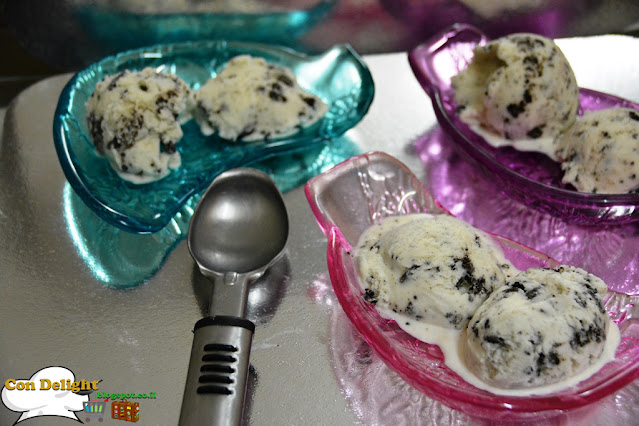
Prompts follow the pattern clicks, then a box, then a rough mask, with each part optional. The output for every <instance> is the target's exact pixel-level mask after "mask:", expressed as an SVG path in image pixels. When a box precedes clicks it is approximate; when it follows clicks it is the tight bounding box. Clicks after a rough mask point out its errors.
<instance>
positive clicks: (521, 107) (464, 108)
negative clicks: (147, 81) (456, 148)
mask: <svg viewBox="0 0 639 426" xmlns="http://www.w3.org/2000/svg"><path fill="white" fill-rule="evenodd" d="M451 84H452V87H453V90H454V96H455V101H456V102H457V105H458V108H459V110H460V118H461V119H462V120H463V121H464V122H466V123H467V124H469V125H471V127H472V128H473V130H476V131H477V133H480V134H481V135H482V136H484V137H485V139H486V140H487V141H488V142H489V143H491V144H492V145H495V146H501V145H512V146H514V147H515V148H517V149H520V150H526V151H527V150H534V151H541V152H545V153H547V154H548V155H549V156H551V157H552V156H553V155H554V151H555V150H554V148H553V146H552V145H553V140H554V139H555V137H556V136H557V135H559V133H561V132H562V131H563V130H565V129H566V128H568V127H569V126H570V125H572V123H573V122H574V121H575V118H576V115H577V110H578V109H579V88H578V86H577V82H576V80H575V76H574V73H573V71H572V68H571V67H570V64H569V63H568V61H567V60H566V58H565V56H564V55H563V53H562V52H561V50H560V49H559V47H557V45H556V44H555V43H554V42H553V41H552V40H551V39H549V38H546V37H542V36H539V35H535V34H528V33H520V34H512V35H509V36H506V37H503V38H499V39H496V40H494V41H491V42H489V43H487V44H486V45H484V46H477V47H476V48H475V49H474V57H473V58H472V60H471V62H470V63H469V64H468V66H467V68H466V69H464V70H462V71H461V72H460V73H459V74H457V75H456V76H454V77H453V78H452V81H451Z"/></svg>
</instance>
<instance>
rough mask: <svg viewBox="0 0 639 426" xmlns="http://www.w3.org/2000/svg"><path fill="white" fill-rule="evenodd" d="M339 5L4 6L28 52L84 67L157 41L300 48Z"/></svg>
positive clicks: (272, 1)
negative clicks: (238, 42) (303, 39)
mask: <svg viewBox="0 0 639 426" xmlns="http://www.w3.org/2000/svg"><path fill="white" fill-rule="evenodd" d="M337 3H338V0H265V1H259V0H247V1H245V0H242V1H232V0H209V1H206V0H149V1H144V0H132V1H128V0H50V1H45V2H43V1H41V0H20V1H5V2H2V1H0V8H2V9H3V10H2V13H3V14H4V18H5V21H6V25H7V28H8V29H9V31H10V33H11V34H12V35H13V36H14V37H15V39H16V40H17V41H18V42H19V43H20V44H21V45H22V47H23V48H24V49H25V50H26V51H27V52H28V53H29V54H31V55H33V56H34V57H35V58H37V59H39V60H40V61H42V62H43V63H44V64H46V65H48V66H50V67H53V68H56V69H60V70H78V69H80V68H83V67H86V66H87V65H89V64H91V63H92V62H95V61H97V60H99V59H100V58H102V57H104V56H108V55H112V54H114V53H116V52H120V51H123V50H129V49H134V48H137V47H142V46H149V45H153V44H159V43H171V42H178V41H195V40H211V39H222V40H241V41H256V42H263V43H276V44H283V45H287V46H294V45H296V44H297V40H298V38H299V37H301V36H302V35H303V34H305V33H306V32H307V31H309V30H310V29H311V28H312V27H313V26H315V25H317V24H318V23H319V22H321V21H322V20H323V19H325V18H326V17H328V16H329V15H330V13H331V12H332V11H333V10H334V8H335V5H336V4H337ZM0 15H1V14H0ZM326 47H329V46H326Z"/></svg>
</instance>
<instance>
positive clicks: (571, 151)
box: [557, 108, 639, 194]
mask: <svg viewBox="0 0 639 426" xmlns="http://www.w3.org/2000/svg"><path fill="white" fill-rule="evenodd" d="M557 147H558V151H557V157H558V158H559V159H560V160H562V163H561V168H562V169H563V171H564V176H563V179H562V181H563V182H564V183H569V184H571V185H573V186H574V187H575V188H577V190H578V191H580V192H592V193H600V194H619V193H625V192H630V191H632V190H635V189H637V188H639V111H636V110H634V109H630V108H611V109H603V110H599V111H588V112H586V113H584V115H583V116H581V117H579V118H578V119H577V122H576V123H575V124H574V125H573V126H572V127H571V128H570V129H569V130H568V131H566V132H565V133H564V134H563V135H562V136H561V137H560V138H559V140H558V142H557Z"/></svg>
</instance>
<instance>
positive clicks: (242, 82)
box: [194, 55, 328, 141]
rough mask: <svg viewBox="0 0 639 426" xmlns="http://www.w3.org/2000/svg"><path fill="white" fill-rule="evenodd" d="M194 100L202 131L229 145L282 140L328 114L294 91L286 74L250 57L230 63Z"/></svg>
mask: <svg viewBox="0 0 639 426" xmlns="http://www.w3.org/2000/svg"><path fill="white" fill-rule="evenodd" d="M194 97H195V105H196V111H195V117H196V119H197V120H198V123H199V124H200V127H201V129H202V132H203V133H204V134H206V135H209V134H212V133H214V132H217V133H218V135H219V136H220V137H221V138H223V139H229V140H233V141H256V140H264V139H276V138H279V137H283V136H287V135H290V134H293V133H295V132H297V131H299V129H300V128H302V127H306V126H310V125H312V124H314V123H315V122H317V121H318V120H319V119H320V118H322V117H323V116H324V114H325V113H326V112H327V111H328V106H327V105H326V104H325V103H324V102H323V101H322V100H321V99H320V98H319V97H317V96H316V95H314V94H312V93H309V92H307V91H305V90H304V89H302V88H301V87H300V86H299V84H298V82H297V79H296V77H295V74H294V73H293V72H292V71H291V70H290V69H288V68H286V67H282V66H279V65H275V64H269V63H268V62H266V60H264V59H263V58H255V57H252V56H249V55H240V56H237V57H235V58H233V59H231V60H230V61H229V62H228V63H227V64H226V65H225V67H224V69H223V70H222V71H221V72H220V73H219V74H217V76H215V78H212V79H210V80H209V81H208V82H207V83H206V84H204V85H203V86H202V87H201V88H200V89H199V90H198V91H197V92H196V93H195V95H194Z"/></svg>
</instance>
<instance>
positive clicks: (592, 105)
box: [408, 24, 639, 225]
mask: <svg viewBox="0 0 639 426" xmlns="http://www.w3.org/2000/svg"><path fill="white" fill-rule="evenodd" d="M487 40H488V38H487V36H486V35H485V34H483V33H482V32H481V31H480V30H478V29H477V28H475V27H473V26H470V25H466V24H458V25H455V26H453V27H451V28H449V29H447V30H445V31H443V32H442V33H440V34H438V35H436V36H434V37H433V38H431V39H430V40H429V41H427V42H426V43H424V44H422V45H420V46H418V47H416V48H415V49H413V50H411V51H410V53H409V55H408V59H409V62H410V66H411V68H412V70H413V73H414V74H415V76H416V77H417V80H418V81H419V83H420V84H421V85H422V87H423V88H424V90H425V91H426V93H427V94H428V96H430V98H431V101H432V103H433V109H434V110H435V114H436V116H437V120H438V121H439V124H440V126H441V127H442V129H443V130H444V131H445V132H446V133H447V134H448V135H449V136H450V138H451V140H452V141H453V142H454V144H455V146H456V147H457V148H458V151H459V152H460V153H461V154H462V155H464V156H465V157H467V158H469V159H472V160H473V161H475V162H476V163H477V164H478V165H479V166H480V168H481V170H482V171H483V172H484V173H485V174H486V175H487V176H488V177H489V178H490V179H491V180H494V181H495V182H496V183H497V184H499V185H500V186H501V188H502V192H504V193H506V194H508V195H509V196H512V197H513V198H515V199H517V200H519V201H522V202H523V203H524V204H526V205H528V206H530V207H532V208H535V209H537V210H540V211H542V212H545V213H549V214H552V215H554V216H557V217H559V218H561V219H562V220H565V221H566V222H569V223H574V224H579V225H603V224H619V223H628V222H635V221H639V193H629V194H590V193H583V192H577V191H576V190H574V188H572V187H571V186H570V185H566V184H563V183H562V182H561V178H562V171H561V167H560V165H559V163H557V162H555V161H553V160H551V159H550V158H549V157H547V156H546V155H543V154H540V153H530V152H521V151H517V150H515V149H514V148H511V147H502V148H494V147H492V146H490V145H489V144H488V143H487V142H486V141H485V140H484V139H483V138H482V137H481V136H479V135H477V134H476V133H475V132H473V131H472V130H471V129H470V127H469V126H468V125H466V124H465V123H463V122H462V121H461V120H460V119H459V117H458V116H457V114H456V107H457V104H456V103H455V100H454V98H453V90H452V88H451V84H450V80H451V77H453V76H454V75H456V74H457V73H458V72H459V71H460V70H462V69H464V68H465V67H466V65H467V64H468V62H470V60H471V59H472V57H473V48H474V47H475V46H477V45H482V44H485V43H486V42H487ZM580 98H581V109H580V111H579V113H580V114H583V112H584V111H585V110H599V109H603V108H615V107H627V108H634V109H639V105H638V104H635V103H633V102H630V101H628V100H625V99H622V98H619V97H616V96H612V95H608V94H605V93H600V92H596V91H594V90H589V89H580Z"/></svg>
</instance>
